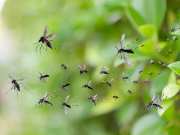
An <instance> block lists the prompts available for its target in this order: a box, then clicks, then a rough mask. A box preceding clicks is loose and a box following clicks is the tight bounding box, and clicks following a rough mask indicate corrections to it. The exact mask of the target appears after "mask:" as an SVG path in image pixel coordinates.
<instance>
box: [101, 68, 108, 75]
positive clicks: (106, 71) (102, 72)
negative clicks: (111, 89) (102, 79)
mask: <svg viewBox="0 0 180 135" xmlns="http://www.w3.org/2000/svg"><path fill="white" fill-rule="evenodd" d="M100 74H104V75H108V74H109V72H108V68H106V67H102V68H101V71H100Z"/></svg>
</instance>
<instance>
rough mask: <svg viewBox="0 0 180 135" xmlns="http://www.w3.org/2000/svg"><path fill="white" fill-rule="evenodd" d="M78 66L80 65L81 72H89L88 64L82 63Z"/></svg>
mask: <svg viewBox="0 0 180 135" xmlns="http://www.w3.org/2000/svg"><path fill="white" fill-rule="evenodd" d="M78 67H79V72H80V74H83V73H88V69H87V65H85V64H82V65H79V66H78Z"/></svg>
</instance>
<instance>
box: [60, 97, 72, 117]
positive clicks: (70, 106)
mask: <svg viewBox="0 0 180 135" xmlns="http://www.w3.org/2000/svg"><path fill="white" fill-rule="evenodd" d="M69 98H70V96H69V95H68V96H66V97H65V99H64V101H63V102H62V104H61V105H62V106H63V108H64V113H65V114H67V113H68V111H69V109H72V106H74V105H71V104H69V103H68V101H69Z"/></svg>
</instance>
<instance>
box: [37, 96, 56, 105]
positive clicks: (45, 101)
mask: <svg viewBox="0 0 180 135" xmlns="http://www.w3.org/2000/svg"><path fill="white" fill-rule="evenodd" d="M48 98H49V95H48V94H47V93H46V94H45V95H44V96H43V97H42V98H40V99H39V101H38V104H49V105H51V106H53V104H52V103H51V102H50V101H49V100H48Z"/></svg>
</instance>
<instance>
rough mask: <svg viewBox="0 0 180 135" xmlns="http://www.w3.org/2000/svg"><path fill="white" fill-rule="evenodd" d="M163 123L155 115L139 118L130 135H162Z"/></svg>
mask: <svg viewBox="0 0 180 135" xmlns="http://www.w3.org/2000/svg"><path fill="white" fill-rule="evenodd" d="M163 125H164V121H162V120H161V118H160V117H159V116H158V115H156V114H153V113H152V114H148V115H145V116H143V117H142V118H140V119H139V120H138V121H137V122H136V123H135V125H134V126H133V129H132V135H162V134H163Z"/></svg>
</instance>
